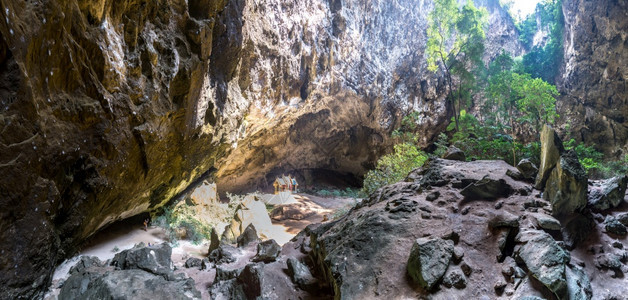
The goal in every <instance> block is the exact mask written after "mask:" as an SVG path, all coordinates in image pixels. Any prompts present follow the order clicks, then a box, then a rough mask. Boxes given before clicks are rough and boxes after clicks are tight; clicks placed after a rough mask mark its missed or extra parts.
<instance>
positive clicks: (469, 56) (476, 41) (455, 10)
mask: <svg viewBox="0 0 628 300" xmlns="http://www.w3.org/2000/svg"><path fill="white" fill-rule="evenodd" d="M487 15H488V13H487V12H486V9H484V8H482V9H477V8H476V7H475V6H474V5H473V2H472V1H467V3H466V4H465V5H463V6H462V7H458V3H457V1H455V0H436V1H434V9H433V10H432V11H431V12H430V14H429V16H428V22H429V26H428V29H427V37H428V41H427V48H426V53H427V63H428V69H429V70H430V71H432V72H436V71H437V70H438V69H439V68H442V70H443V71H444V72H445V77H446V79H447V85H448V87H449V94H448V95H447V99H448V101H449V105H451V106H452V107H453V110H454V119H455V123H456V127H457V126H458V115H459V112H460V110H461V107H462V105H463V103H464V102H465V100H469V99H470V90H471V89H472V87H473V86H474V83H475V79H476V77H477V76H476V74H477V72H479V70H480V69H481V65H482V63H481V62H482V55H483V54H484V39H485V38H486V36H485V34H484V27H485V26H486V24H487ZM453 77H456V78H457V80H454V78H453ZM456 84H457V86H456Z"/></svg>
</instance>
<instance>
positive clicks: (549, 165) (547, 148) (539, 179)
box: [534, 125, 565, 190]
mask: <svg viewBox="0 0 628 300" xmlns="http://www.w3.org/2000/svg"><path fill="white" fill-rule="evenodd" d="M563 152H565V147H564V146H563V142H562V141H561V140H560V138H559V137H558V134H556V132H555V131H554V129H552V127H550V126H549V125H543V130H542V131H541V165H540V166H539V171H538V175H537V176H536V181H535V183H534V187H535V188H536V189H537V190H543V189H544V188H545V182H546V181H547V179H548V178H549V176H550V173H551V172H552V170H553V169H554V167H556V163H557V162H558V160H559V159H560V155H561V154H562V153H563Z"/></svg>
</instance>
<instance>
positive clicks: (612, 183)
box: [588, 175, 628, 211]
mask: <svg viewBox="0 0 628 300" xmlns="http://www.w3.org/2000/svg"><path fill="white" fill-rule="evenodd" d="M626 185H628V176H626V175H623V176H617V177H613V178H610V179H607V180H603V181H602V182H600V183H599V184H596V185H594V186H593V187H591V189H590V191H589V199H588V202H589V207H591V208H592V209H594V210H598V211H602V210H607V209H610V208H615V207H617V206H619V205H620V204H621V203H623V202H624V198H625V196H626Z"/></svg>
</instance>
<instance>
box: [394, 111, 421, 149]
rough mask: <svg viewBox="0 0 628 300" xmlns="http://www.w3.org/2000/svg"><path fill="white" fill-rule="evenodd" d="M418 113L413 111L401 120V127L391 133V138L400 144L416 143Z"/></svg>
mask: <svg viewBox="0 0 628 300" xmlns="http://www.w3.org/2000/svg"><path fill="white" fill-rule="evenodd" d="M418 125H419V112H416V111H413V112H411V113H409V114H408V115H406V116H404V117H403V119H401V126H400V127H399V128H398V129H396V130H395V131H393V133H392V137H393V138H395V139H397V141H398V142H400V143H416V142H417V136H416V130H417V127H418Z"/></svg>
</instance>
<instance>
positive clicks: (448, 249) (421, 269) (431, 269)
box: [407, 238, 454, 290]
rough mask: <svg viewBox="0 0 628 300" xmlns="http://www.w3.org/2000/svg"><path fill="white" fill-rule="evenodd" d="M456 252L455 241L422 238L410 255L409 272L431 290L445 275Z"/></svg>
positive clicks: (420, 283) (415, 279)
mask: <svg viewBox="0 0 628 300" xmlns="http://www.w3.org/2000/svg"><path fill="white" fill-rule="evenodd" d="M453 252H454V242H453V241H451V240H443V239H439V238H430V239H428V238H420V239H417V240H416V241H415V242H414V244H413V245H412V249H411V250H410V257H408V265H407V270H408V274H409V275H410V277H411V278H412V280H414V282H416V283H418V284H419V285H420V286H421V287H423V288H425V289H427V290H431V289H433V288H435V286H436V283H437V282H438V281H439V280H440V279H441V278H442V277H443V275H445V272H447V268H448V267H449V263H450V261H451V257H452V255H453Z"/></svg>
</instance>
